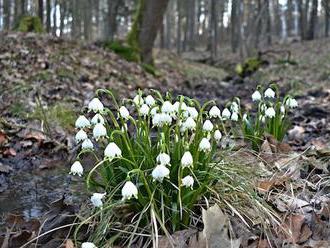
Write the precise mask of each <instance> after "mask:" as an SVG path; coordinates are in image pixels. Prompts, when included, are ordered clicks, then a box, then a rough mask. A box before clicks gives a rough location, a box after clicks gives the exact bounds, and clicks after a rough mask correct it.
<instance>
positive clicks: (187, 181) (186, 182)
mask: <svg viewBox="0 0 330 248" xmlns="http://www.w3.org/2000/svg"><path fill="white" fill-rule="evenodd" d="M181 182H182V186H185V187H187V188H191V189H193V186H194V178H193V177H192V176H185V177H184V178H182V180H181Z"/></svg>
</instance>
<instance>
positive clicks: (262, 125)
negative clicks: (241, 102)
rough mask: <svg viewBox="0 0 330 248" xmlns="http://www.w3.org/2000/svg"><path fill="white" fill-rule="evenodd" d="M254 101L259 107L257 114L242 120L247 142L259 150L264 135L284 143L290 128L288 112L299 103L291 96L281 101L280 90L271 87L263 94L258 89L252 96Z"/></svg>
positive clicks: (246, 114) (247, 114)
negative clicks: (269, 135)
mask: <svg viewBox="0 0 330 248" xmlns="http://www.w3.org/2000/svg"><path fill="white" fill-rule="evenodd" d="M252 101H253V102H254V103H256V104H257V105H258V107H257V113H256V114H255V115H253V114H252V115H251V114H249V113H245V114H244V115H243V118H242V131H243V134H244V136H245V138H246V139H247V140H250V141H251V142H252V146H253V148H254V149H256V150H258V149H259V147H260V144H261V142H262V140H263V136H264V133H268V134H271V135H273V136H274V137H275V138H276V139H277V140H278V141H282V139H283V137H284V135H285V133H286V131H287V129H288V127H289V121H288V112H289V111H290V110H291V109H293V108H296V107H297V106H298V102H297V101H296V100H295V99H294V98H293V97H292V96H290V95H287V96H285V97H284V99H283V100H282V101H281V99H280V96H279V93H278V88H277V86H276V85H271V86H270V87H269V88H267V89H266V90H265V91H264V92H263V93H262V90H261V88H260V87H259V86H258V88H257V89H256V90H255V91H254V93H253V94H252Z"/></svg>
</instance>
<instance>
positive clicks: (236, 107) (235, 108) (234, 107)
mask: <svg viewBox="0 0 330 248" xmlns="http://www.w3.org/2000/svg"><path fill="white" fill-rule="evenodd" d="M230 109H231V111H232V112H238V110H239V105H238V103H237V102H232V103H231V105H230Z"/></svg>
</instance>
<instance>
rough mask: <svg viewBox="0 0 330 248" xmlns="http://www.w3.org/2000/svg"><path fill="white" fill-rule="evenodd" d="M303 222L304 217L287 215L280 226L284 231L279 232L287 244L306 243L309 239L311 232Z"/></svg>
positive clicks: (304, 220)
mask: <svg viewBox="0 0 330 248" xmlns="http://www.w3.org/2000/svg"><path fill="white" fill-rule="evenodd" d="M305 222H306V219H305V216H304V215H299V214H291V215H289V216H288V217H287V218H286V219H285V220H284V222H283V223H282V225H281V228H282V229H283V230H284V231H283V230H282V231H281V233H282V235H284V238H285V239H286V240H287V241H288V242H290V243H293V244H299V243H303V242H305V241H307V240H308V239H309V237H311V235H312V231H311V230H310V228H309V227H308V225H307V224H306V223H305Z"/></svg>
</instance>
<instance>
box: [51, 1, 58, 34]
mask: <svg viewBox="0 0 330 248" xmlns="http://www.w3.org/2000/svg"><path fill="white" fill-rule="evenodd" d="M57 4H58V0H54V11H53V28H52V34H53V35H54V36H56V31H57V18H56V16H57V8H56V6H57Z"/></svg>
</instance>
